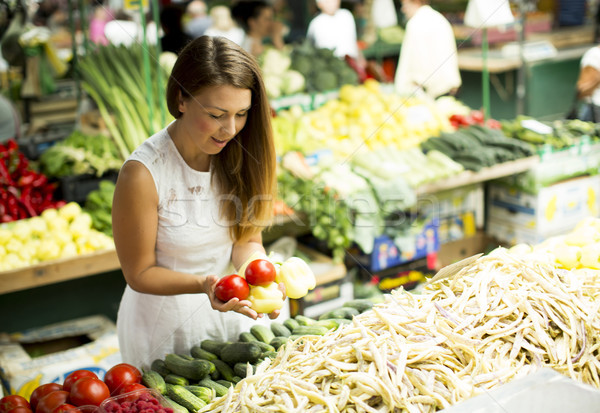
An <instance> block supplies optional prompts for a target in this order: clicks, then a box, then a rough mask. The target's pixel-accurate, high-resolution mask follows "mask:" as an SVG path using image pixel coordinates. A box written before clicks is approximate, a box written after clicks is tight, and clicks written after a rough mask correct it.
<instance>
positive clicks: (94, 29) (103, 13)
mask: <svg viewBox="0 0 600 413" xmlns="http://www.w3.org/2000/svg"><path fill="white" fill-rule="evenodd" d="M111 19H112V16H111V15H110V13H109V11H108V9H106V7H104V6H103V5H102V4H99V5H96V6H95V7H94V9H93V11H92V18H91V19H90V41H91V42H92V43H96V44H100V45H102V46H106V45H107V44H108V39H107V38H106V36H105V35H104V28H105V27H106V23H108V22H109V21H110V20H111Z"/></svg>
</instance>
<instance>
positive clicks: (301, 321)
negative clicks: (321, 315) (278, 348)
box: [292, 314, 316, 334]
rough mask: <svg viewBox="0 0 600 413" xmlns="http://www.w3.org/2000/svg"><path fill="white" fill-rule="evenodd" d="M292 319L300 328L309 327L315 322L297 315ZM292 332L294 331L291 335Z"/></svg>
mask: <svg viewBox="0 0 600 413" xmlns="http://www.w3.org/2000/svg"><path fill="white" fill-rule="evenodd" d="M294 318H295V320H296V321H297V322H298V324H300V325H301V326H309V325H311V324H314V323H315V321H316V320H313V319H312V318H310V317H306V316H303V315H302V314H298V315H297V316H296V317H294ZM293 331H294V330H292V334H293Z"/></svg>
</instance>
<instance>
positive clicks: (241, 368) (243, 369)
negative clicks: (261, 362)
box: [233, 363, 254, 378]
mask: <svg viewBox="0 0 600 413" xmlns="http://www.w3.org/2000/svg"><path fill="white" fill-rule="evenodd" d="M247 366H250V367H252V371H254V366H252V364H249V363H235V366H233V371H234V373H235V375H236V376H238V377H242V378H244V377H246V375H247V373H248V370H247V368H248V367H247Z"/></svg>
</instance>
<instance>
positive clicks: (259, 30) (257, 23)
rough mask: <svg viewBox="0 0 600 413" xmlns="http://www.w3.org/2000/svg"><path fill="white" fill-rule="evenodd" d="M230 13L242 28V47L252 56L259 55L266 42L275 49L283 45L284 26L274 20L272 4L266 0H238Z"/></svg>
mask: <svg viewBox="0 0 600 413" xmlns="http://www.w3.org/2000/svg"><path fill="white" fill-rule="evenodd" d="M231 15H232V16H233V18H234V19H235V20H236V21H237V22H238V24H239V25H240V26H241V27H242V29H244V33H245V37H244V40H243V41H242V47H243V48H244V50H246V51H247V52H248V53H250V54H252V55H253V56H260V55H261V54H262V52H263V51H264V49H265V45H266V44H270V45H272V46H273V47H275V48H276V49H282V48H283V47H284V46H285V43H284V41H283V32H284V26H283V24H282V23H281V22H278V21H276V20H275V18H274V15H275V12H274V10H273V6H271V5H270V4H269V3H267V2H266V1H239V2H237V3H236V4H234V5H233V6H232V7H231Z"/></svg>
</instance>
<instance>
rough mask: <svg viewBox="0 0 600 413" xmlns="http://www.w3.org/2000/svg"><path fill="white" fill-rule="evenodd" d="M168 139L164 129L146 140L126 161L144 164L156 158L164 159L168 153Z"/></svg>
mask: <svg viewBox="0 0 600 413" xmlns="http://www.w3.org/2000/svg"><path fill="white" fill-rule="evenodd" d="M170 139H171V138H170V137H169V134H168V133H167V130H166V128H165V129H162V130H160V131H158V132H157V133H155V134H154V135H152V136H150V137H149V138H148V139H146V140H145V141H144V142H142V144H141V145H140V146H138V147H137V148H136V149H135V150H134V151H133V152H132V153H131V155H130V156H129V158H128V160H136V161H141V162H142V163H146V162H148V161H152V160H153V159H154V158H156V157H164V156H165V154H167V153H168V151H169V144H170Z"/></svg>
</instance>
